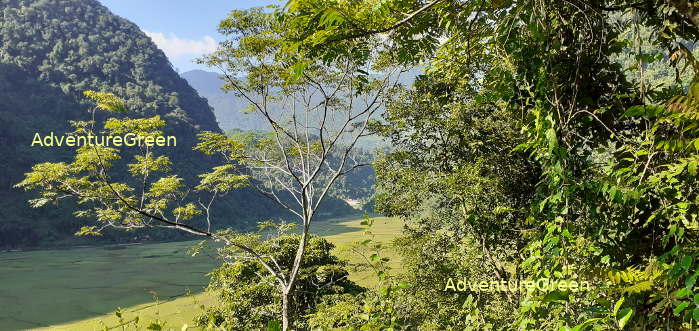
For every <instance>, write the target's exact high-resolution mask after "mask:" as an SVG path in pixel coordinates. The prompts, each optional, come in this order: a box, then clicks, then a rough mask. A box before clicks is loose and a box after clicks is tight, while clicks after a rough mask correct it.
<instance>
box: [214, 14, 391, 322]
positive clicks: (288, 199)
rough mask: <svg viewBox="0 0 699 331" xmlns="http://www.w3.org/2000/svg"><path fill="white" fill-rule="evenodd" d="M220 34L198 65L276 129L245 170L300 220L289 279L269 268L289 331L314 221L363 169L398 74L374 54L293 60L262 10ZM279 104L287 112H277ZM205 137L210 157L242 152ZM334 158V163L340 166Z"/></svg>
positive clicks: (251, 149) (252, 152)
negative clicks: (365, 142) (364, 141)
mask: <svg viewBox="0 0 699 331" xmlns="http://www.w3.org/2000/svg"><path fill="white" fill-rule="evenodd" d="M219 32H220V33H222V34H224V35H226V36H229V37H230V40H227V41H224V42H222V43H221V45H220V47H219V49H218V50H217V51H216V52H215V53H213V54H211V55H208V56H206V57H205V58H203V59H202V60H201V62H202V63H205V64H207V65H209V66H212V67H215V68H218V69H219V70H220V71H221V73H222V76H223V77H224V81H225V85H224V89H226V90H229V91H232V92H234V93H236V94H237V95H238V96H239V97H242V98H243V99H245V100H246V101H247V102H249V104H250V105H249V107H250V109H251V111H254V112H258V113H260V114H262V115H263V117H264V118H265V120H266V121H267V124H268V125H269V127H270V129H271V134H270V136H269V137H268V138H266V139H261V140H257V141H247V142H245V143H244V144H243V146H244V148H243V149H244V153H243V154H244V155H245V159H244V161H243V164H244V165H245V169H246V170H247V171H249V175H250V176H252V177H253V178H256V179H258V180H259V181H257V182H251V185H252V186H254V187H255V188H256V189H257V190H258V191H259V192H260V193H262V194H264V195H265V196H267V197H269V198H270V199H272V200H274V201H276V202H277V203H279V204H280V205H281V206H283V207H284V208H285V209H286V210H288V211H289V212H291V213H292V214H293V215H295V216H296V217H297V218H298V220H299V221H300V222H301V238H300V241H299V245H298V250H297V252H296V255H295V257H294V263H293V267H292V268H291V269H290V271H289V272H288V274H285V273H284V272H282V270H279V268H277V269H273V268H270V269H272V270H270V271H271V272H272V273H273V275H275V277H276V279H277V281H278V283H279V287H280V290H281V291H282V313H283V314H282V315H283V316H284V319H283V328H284V329H285V330H286V329H288V328H289V327H290V321H289V320H288V318H287V315H288V311H289V309H290V307H289V297H290V296H291V295H292V292H293V291H294V288H295V286H296V282H297V276H298V273H299V270H300V268H301V266H302V264H303V258H304V252H305V249H306V245H307V243H308V238H309V232H310V226H311V223H312V221H313V219H314V217H315V215H316V213H317V211H318V209H319V207H320V206H321V203H322V202H323V200H324V198H325V197H326V196H327V194H328V192H329V191H330V190H331V189H332V187H333V184H335V182H336V181H337V179H338V178H340V177H342V176H344V175H346V174H347V173H349V172H350V171H352V170H353V169H356V168H358V167H361V166H364V165H366V164H363V163H360V162H358V161H357V160H356V159H355V158H354V156H353V151H354V150H355V146H356V145H357V142H358V141H359V139H361V138H363V137H365V136H367V135H368V133H367V127H368V125H369V123H370V121H371V120H372V119H373V118H374V115H375V114H376V113H377V112H378V111H379V110H380V109H381V108H382V106H383V105H384V104H385V103H386V101H387V97H388V96H389V95H390V94H389V93H390V92H391V90H392V89H393V88H394V87H395V85H396V84H397V83H396V80H397V78H398V76H399V75H400V73H401V70H400V68H391V67H385V66H384V67H381V66H380V65H379V64H380V63H379V62H378V59H374V58H373V56H367V57H362V61H350V60H339V61H329V62H322V61H319V60H313V59H310V60H308V61H304V60H303V59H302V58H301V59H299V58H297V57H294V58H288V57H286V54H285V53H283V52H282V51H281V50H282V49H283V48H284V44H283V39H282V37H283V35H284V33H285V32H286V26H285V25H284V24H283V21H282V22H281V23H280V21H279V20H278V18H277V17H276V16H275V14H273V13H266V12H264V11H263V10H262V9H252V10H245V11H243V10H234V11H233V12H231V14H230V15H229V17H228V18H227V19H226V20H224V21H222V22H221V24H220V26H219ZM371 46H372V45H371V44H365V45H363V46H362V48H363V49H362V51H363V52H365V53H369V50H370V49H371ZM290 63H292V64H293V66H290V65H289V64H290ZM382 71H383V73H382ZM370 72H371V74H370ZM279 105H282V108H283V109H284V111H282V112H275V111H274V109H278V108H277V107H279ZM207 140H208V142H207V143H206V144H205V145H204V146H202V148H201V149H202V150H203V151H204V152H206V153H220V154H222V155H224V156H230V155H235V153H237V150H236V149H237V148H238V147H237V146H233V145H230V144H228V143H226V141H228V139H227V138H225V137H224V136H222V135H213V136H211V137H210V138H208V139H207ZM331 157H335V158H337V159H336V160H335V162H330V158H331ZM230 159H231V161H233V162H236V161H237V160H238V159H239V158H230Z"/></svg>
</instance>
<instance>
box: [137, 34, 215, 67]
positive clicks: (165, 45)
mask: <svg viewBox="0 0 699 331" xmlns="http://www.w3.org/2000/svg"><path fill="white" fill-rule="evenodd" d="M143 32H145V33H146V35H147V36H148V37H150V39H152V40H153V42H154V43H155V44H156V45H157V46H158V48H160V49H162V50H163V52H165V55H167V57H168V58H170V60H173V59H175V58H178V57H180V56H182V55H203V54H207V53H211V52H213V51H215V50H216V45H217V44H218V43H217V42H216V40H214V38H212V37H210V36H204V37H203V38H202V39H198V40H197V39H181V38H179V37H177V36H176V35H175V34H174V33H170V34H169V35H167V36H166V35H165V34H164V33H161V32H152V31H145V30H144V31H143Z"/></svg>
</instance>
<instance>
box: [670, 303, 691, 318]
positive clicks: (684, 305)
mask: <svg viewBox="0 0 699 331" xmlns="http://www.w3.org/2000/svg"><path fill="white" fill-rule="evenodd" d="M687 306H689V302H688V301H683V302H682V303H680V305H679V306H677V307H675V309H674V310H673V311H672V312H673V313H674V314H675V316H680V313H682V311H683V310H684V309H685V308H687Z"/></svg>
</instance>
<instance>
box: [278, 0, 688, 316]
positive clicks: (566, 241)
mask: <svg viewBox="0 0 699 331" xmlns="http://www.w3.org/2000/svg"><path fill="white" fill-rule="evenodd" d="M387 8H388V9H390V10H387ZM692 8H693V6H692V5H689V6H687V3H686V2H684V3H683V2H681V1H667V2H665V1H645V2H632V1H593V2H583V1H567V2H565V3H561V2H557V1H516V2H515V1H494V0H493V1H439V0H436V1H398V0H396V1H380V2H379V1H369V0H367V1H353V2H347V1H302V0H297V1H289V3H288V5H287V7H286V8H285V11H284V15H282V16H283V18H284V19H285V20H287V22H292V23H291V26H292V27H293V26H295V25H294V24H298V26H296V28H297V29H298V30H299V32H298V33H297V34H291V35H292V37H291V38H290V39H291V40H289V44H290V45H292V49H293V50H300V52H304V54H306V55H309V56H318V57H320V58H324V59H335V58H337V57H343V56H359V57H360V58H361V54H359V55H358V54H355V53H353V52H352V47H353V45H354V44H355V42H357V41H358V40H366V39H367V38H373V37H376V36H377V35H381V34H383V37H384V38H385V39H386V45H387V46H386V48H385V49H384V48H382V49H378V50H376V51H378V52H385V53H386V55H385V56H386V59H387V60H388V61H395V62H399V63H409V62H414V61H415V60H416V59H423V60H424V62H423V63H424V68H425V70H424V74H423V75H421V76H419V77H418V78H417V80H416V82H415V84H414V86H413V87H414V89H413V90H410V91H406V92H403V93H404V94H402V95H401V97H399V98H397V101H396V102H393V103H392V105H390V106H389V107H388V109H387V112H386V114H385V116H384V117H385V120H386V122H385V125H377V126H376V129H377V131H378V132H379V133H381V134H383V135H385V136H387V137H389V138H391V140H392V142H393V143H394V144H395V146H396V147H397V148H396V151H395V152H393V153H390V154H389V155H387V156H386V157H385V158H384V159H383V160H381V161H379V162H378V163H377V164H376V168H377V181H378V185H379V190H380V191H379V194H378V204H377V206H378V207H379V209H380V210H381V211H383V212H385V213H387V214H391V215H399V216H403V217H404V218H405V219H406V222H407V232H406V234H407V238H406V239H405V241H404V242H403V246H402V247H404V249H403V250H402V252H403V253H404V258H405V259H404V261H405V263H406V266H407V268H408V272H407V273H408V274H409V275H414V277H411V276H407V277H406V280H408V282H409V283H411V285H412V287H411V290H410V291H407V292H404V293H403V295H404V297H403V298H401V300H404V302H410V300H411V298H412V299H415V304H413V305H407V306H406V307H408V308H407V309H406V311H405V313H404V315H401V316H402V318H403V320H410V321H412V323H413V324H412V325H413V326H417V327H419V328H424V329H430V328H431V327H437V328H440V329H444V328H451V329H466V328H474V327H475V328H488V327H496V328H512V329H514V328H519V329H557V330H558V329H576V330H583V329H590V328H594V329H609V328H621V329H623V328H625V327H628V326H634V327H640V328H661V327H663V328H666V327H668V328H687V329H692V328H693V327H696V325H697V323H699V309H697V308H699V306H697V303H698V302H697V301H696V300H697V297H696V293H697V291H698V288H697V284H696V278H697V277H698V276H699V271H698V269H697V261H698V255H697V254H698V251H697V247H698V246H699V245H698V243H699V242H698V240H699V236H698V232H697V230H698V228H697V223H696V222H697V210H699V209H697V206H696V204H697V201H698V200H697V199H696V190H697V186H696V183H697V182H696V176H697V164H698V162H697V155H698V154H697V146H696V144H695V143H696V141H697V140H696V139H697V128H698V124H697V115H696V114H697V108H696V106H695V104H696V99H695V95H696V93H697V92H695V87H693V86H692V87H691V88H690V89H689V92H688V93H687V95H681V96H676V97H672V98H671V97H670V96H671V95H673V94H674V95H678V93H682V94H684V93H683V92H681V91H682V87H683V86H682V85H677V84H675V83H674V82H673V80H672V79H671V78H669V77H673V76H674V77H675V78H680V77H684V78H685V79H686V77H687V75H688V74H687V73H686V72H685V71H683V69H686V68H690V69H691V68H694V66H695V63H696V62H695V61H694V58H693V56H692V52H691V49H690V48H689V47H688V46H687V45H691V44H690V43H688V42H687V40H689V41H695V40H696V37H697V33H698V32H699V25H698V24H697V23H696V22H695V18H697V16H695V14H696V13H695V10H693V9H692ZM620 17H622V18H625V19H619V18H620ZM629 17H631V19H628V18H629ZM304 31H305V32H304ZM629 31H632V32H631V33H629ZM648 45H650V47H651V48H652V49H653V50H654V51H652V52H648ZM396 50H402V51H403V52H399V51H396ZM628 54H631V56H632V58H633V60H634V61H635V63H631V65H629V63H628V62H626V63H624V65H622V64H620V63H618V61H619V59H620V57H622V55H624V56H628ZM649 65H653V70H654V71H653V72H651V74H649V73H647V72H646V70H648V68H649ZM632 66H633V67H635V68H636V70H635V71H631V72H629V71H628V70H627V69H628V67H632ZM662 70H664V71H665V72H666V73H665V74H662ZM658 72H661V74H658ZM685 82H686V80H685ZM660 83H662V86H661V84H660ZM640 270H643V272H641V271H640ZM463 275H465V276H466V277H469V278H476V279H478V278H482V279H486V280H491V279H496V280H511V279H520V280H521V279H539V278H549V279H554V280H556V279H573V280H585V281H589V282H591V283H592V285H593V286H592V289H591V290H589V291H581V292H571V291H562V290H556V289H554V290H550V291H548V292H546V293H539V292H519V293H485V294H484V293H478V294H476V293H463V294H457V293H449V292H444V291H440V290H439V289H440V285H443V282H444V280H445V279H446V278H447V277H449V276H463ZM617 276H618V277H617ZM609 277H611V279H609ZM621 283H624V284H621ZM442 288H443V287H442ZM476 295H477V297H476ZM386 300H388V299H386ZM421 302H423V303H424V304H421ZM474 303H475V304H474ZM498 303H505V304H503V305H499V304H498ZM343 304H344V305H345V306H347V305H348V304H347V303H343ZM474 307H477V308H479V309H473V308H474ZM364 309H366V308H364ZM364 309H354V310H352V311H355V312H361V311H363V310H364ZM357 314H359V313H357ZM455 316H456V318H454V317H455ZM398 319H399V320H400V319H401V317H399V318H398ZM472 321H476V322H475V323H480V324H473V323H474V322H472Z"/></svg>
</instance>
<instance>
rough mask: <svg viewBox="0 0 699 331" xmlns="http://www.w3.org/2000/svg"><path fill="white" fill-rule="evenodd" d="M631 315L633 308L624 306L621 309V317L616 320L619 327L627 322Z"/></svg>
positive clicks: (622, 326)
mask: <svg viewBox="0 0 699 331" xmlns="http://www.w3.org/2000/svg"><path fill="white" fill-rule="evenodd" d="M631 315H633V309H631V308H624V310H622V311H621V318H620V319H619V320H618V321H617V323H618V324H619V328H621V329H623V328H624V326H626V323H628V322H629V319H630V318H631Z"/></svg>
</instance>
